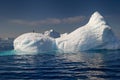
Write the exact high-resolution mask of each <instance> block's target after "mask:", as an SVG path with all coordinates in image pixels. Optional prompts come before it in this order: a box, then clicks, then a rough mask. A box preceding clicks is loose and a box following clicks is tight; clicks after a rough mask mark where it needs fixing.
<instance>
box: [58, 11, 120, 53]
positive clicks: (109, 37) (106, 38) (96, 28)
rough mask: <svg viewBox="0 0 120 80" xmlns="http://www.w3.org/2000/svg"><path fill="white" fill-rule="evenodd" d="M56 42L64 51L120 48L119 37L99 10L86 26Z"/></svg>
mask: <svg viewBox="0 0 120 80" xmlns="http://www.w3.org/2000/svg"><path fill="white" fill-rule="evenodd" d="M56 43H57V45H58V48H59V49H60V50H62V51H64V52H76V51H85V50H93V49H119V48H120V46H119V42H118V39H117V38H116V37H115V35H114V34H113V32H112V30H111V28H110V27H109V26H108V25H107V24H106V22H105V20H104V18H103V17H102V16H101V15H100V14H99V13H98V12H95V13H94V14H93V15H92V16H91V18H90V20H89V22H88V23H87V24H86V25H85V26H82V27H80V28H78V29H76V30H75V31H73V32H71V33H70V34H68V35H67V36H66V37H65V38H58V39H56Z"/></svg>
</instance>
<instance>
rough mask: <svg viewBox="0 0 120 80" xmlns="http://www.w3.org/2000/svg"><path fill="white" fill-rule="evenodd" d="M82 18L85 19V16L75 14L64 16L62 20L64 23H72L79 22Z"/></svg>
mask: <svg viewBox="0 0 120 80" xmlns="http://www.w3.org/2000/svg"><path fill="white" fill-rule="evenodd" d="M84 19H85V16H75V17H69V18H64V19H63V22H64V23H69V24H72V23H78V22H81V21H83V20H84Z"/></svg>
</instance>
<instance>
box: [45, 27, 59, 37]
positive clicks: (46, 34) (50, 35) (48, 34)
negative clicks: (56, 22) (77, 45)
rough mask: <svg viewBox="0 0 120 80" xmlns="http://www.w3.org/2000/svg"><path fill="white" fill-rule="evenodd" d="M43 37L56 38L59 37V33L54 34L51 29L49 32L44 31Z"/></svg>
mask: <svg viewBox="0 0 120 80" xmlns="http://www.w3.org/2000/svg"><path fill="white" fill-rule="evenodd" d="M44 35H45V36H49V37H52V38H58V37H60V33H58V32H56V31H55V30H53V29H51V30H49V31H45V32H44Z"/></svg>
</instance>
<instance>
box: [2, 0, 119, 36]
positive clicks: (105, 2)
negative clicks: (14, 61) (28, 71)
mask: <svg viewBox="0 0 120 80" xmlns="http://www.w3.org/2000/svg"><path fill="white" fill-rule="evenodd" d="M95 11H98V12H99V13H100V14H101V15H103V16H104V17H105V20H106V21H107V23H108V24H109V25H110V26H111V27H112V29H113V31H114V33H115V34H116V36H118V37H120V0H0V37H3V38H5V37H17V36H19V35H21V34H23V33H27V32H31V31H33V29H34V30H35V31H36V32H40V33H42V32H44V31H46V30H50V29H55V30H56V31H58V32H60V33H65V32H67V33H69V32H71V31H73V30H75V29H76V28H78V27H80V26H82V25H84V24H86V23H87V22H88V20H89V18H90V16H91V15H92V14H93V13H94V12H95Z"/></svg>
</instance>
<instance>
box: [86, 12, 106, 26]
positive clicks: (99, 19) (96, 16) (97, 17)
mask: <svg viewBox="0 0 120 80" xmlns="http://www.w3.org/2000/svg"><path fill="white" fill-rule="evenodd" d="M99 23H101V24H106V22H105V20H104V17H103V16H102V15H101V14H100V13H99V12H98V11H96V12H94V13H93V14H92V16H91V17H90V20H89V22H88V24H92V25H95V24H99Z"/></svg>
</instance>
